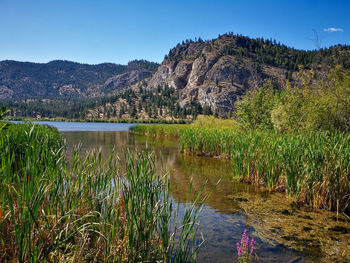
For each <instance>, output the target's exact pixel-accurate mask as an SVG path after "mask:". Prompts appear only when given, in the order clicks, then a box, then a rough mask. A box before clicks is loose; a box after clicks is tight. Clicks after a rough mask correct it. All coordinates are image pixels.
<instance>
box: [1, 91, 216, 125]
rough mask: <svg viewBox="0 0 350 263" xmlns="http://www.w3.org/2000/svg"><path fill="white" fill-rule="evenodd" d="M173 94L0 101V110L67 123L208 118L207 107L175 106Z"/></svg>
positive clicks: (146, 92)
mask: <svg viewBox="0 0 350 263" xmlns="http://www.w3.org/2000/svg"><path fill="white" fill-rule="evenodd" d="M177 98H178V94H177V92H176V91H175V90H174V89H173V88H170V87H168V86H164V87H159V88H158V89H156V90H147V89H145V88H143V87H142V86H140V87H139V89H137V90H133V89H128V90H125V91H123V92H120V93H119V94H117V95H115V96H111V97H104V98H91V99H86V98H80V99H78V98H72V99H24V100H0V106H4V107H6V108H10V109H12V112H11V115H12V116H16V118H23V117H30V118H37V117H40V118H51V119H52V118H67V119H101V120H117V119H118V120H121V119H144V120H149V121H152V120H156V119H166V118H167V119H168V120H169V119H170V120H185V119H193V118H195V117H196V116H197V115H198V114H202V113H203V114H205V115H210V114H212V112H211V109H210V107H204V109H203V108H202V107H201V105H200V104H199V103H196V102H192V103H191V104H190V105H189V106H188V107H187V108H181V107H180V106H179V104H178V103H177Z"/></svg>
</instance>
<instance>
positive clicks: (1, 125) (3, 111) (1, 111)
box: [0, 107, 10, 131]
mask: <svg viewBox="0 0 350 263" xmlns="http://www.w3.org/2000/svg"><path fill="white" fill-rule="evenodd" d="M8 112H10V110H6V109H5V108H4V107H1V108H0V131H1V130H2V129H4V128H5V127H6V126H7V125H8V123H6V122H5V123H1V120H2V119H3V118H4V115H5V114H6V113H8Z"/></svg>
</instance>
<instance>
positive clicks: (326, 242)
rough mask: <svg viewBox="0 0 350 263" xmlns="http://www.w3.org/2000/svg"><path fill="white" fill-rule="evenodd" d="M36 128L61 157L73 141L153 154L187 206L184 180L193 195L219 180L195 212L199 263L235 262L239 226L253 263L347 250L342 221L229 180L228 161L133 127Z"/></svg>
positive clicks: (348, 233)
mask: <svg viewBox="0 0 350 263" xmlns="http://www.w3.org/2000/svg"><path fill="white" fill-rule="evenodd" d="M37 123H39V124H49V125H52V126H55V127H57V128H58V130H59V131H60V132H61V133H62V135H63V137H64V138H65V140H66V143H67V146H68V152H69V151H70V150H71V149H72V148H73V146H74V145H77V144H78V143H81V144H82V151H87V150H90V149H94V148H100V149H101V150H102V152H103V153H104V154H108V153H109V152H110V150H111V149H112V148H115V150H116V152H117V153H119V155H120V156H123V154H124V153H125V152H126V151H127V150H130V151H140V150H145V149H150V150H152V151H154V153H155V156H156V165H157V169H158V171H159V172H160V173H162V172H163V173H165V172H169V173H170V185H171V190H170V194H171V196H172V198H173V199H175V200H177V201H179V202H181V203H186V202H190V201H191V197H192V196H191V195H190V194H189V191H188V189H189V185H190V182H191V180H192V184H193V189H194V192H195V193H197V192H198V191H200V190H201V189H202V188H203V186H204V185H205V186H204V190H203V191H204V193H209V192H210V191H211V189H213V187H214V186H215V184H216V183H217V182H218V181H219V180H221V181H220V183H219V185H218V186H217V188H216V189H215V192H214V194H213V195H212V196H211V197H210V198H209V199H208V200H207V201H206V203H205V206H204V208H203V210H202V213H201V215H200V226H201V227H200V231H201V232H202V233H203V236H204V238H205V240H206V241H205V243H204V245H203V246H202V247H201V249H200V250H199V255H198V261H199V262H238V261H237V251H236V243H237V242H239V241H240V239H241V235H242V233H243V230H244V229H247V230H248V236H249V237H254V239H255V240H256V243H255V252H256V253H257V255H258V257H259V261H258V262H326V261H327V260H331V261H340V260H341V256H340V255H338V254H341V253H340V252H339V250H341V249H343V248H346V246H348V245H349V240H350V224H349V221H348V220H346V219H344V218H336V216H335V213H331V212H327V211H312V210H310V209H308V208H305V207H304V208H303V207H301V208H300V207H296V206H295V205H294V204H292V203H291V202H290V201H288V200H287V198H286V197H285V196H284V195H283V194H282V193H276V194H270V193H269V192H267V191H264V190H262V189H256V188H254V187H253V186H251V185H247V184H244V183H241V182H238V181H236V180H234V179H233V178H232V170H231V166H232V164H231V162H230V161H228V160H221V159H215V158H206V157H195V156H188V155H184V154H182V153H180V152H179V150H178V148H177V142H176V140H174V139H169V138H166V139H154V138H149V137H145V136H141V135H137V134H133V133H130V132H128V129H129V128H130V127H132V126H133V125H135V124H123V123H83V122H37ZM337 251H338V252H337ZM337 253H338V254H337ZM332 255H333V256H332ZM326 257H327V260H325V261H322V260H321V259H322V258H326Z"/></svg>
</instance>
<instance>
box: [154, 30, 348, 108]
mask: <svg viewBox="0 0 350 263" xmlns="http://www.w3.org/2000/svg"><path fill="white" fill-rule="evenodd" d="M338 64H340V65H342V66H343V67H344V68H350V47H349V46H341V45H338V46H334V47H330V48H327V49H321V50H314V51H304V50H296V49H293V48H290V47H287V46H285V45H282V44H280V43H278V42H277V41H275V40H265V39H262V38H258V39H251V38H249V37H245V36H242V35H235V34H232V33H230V34H225V35H222V36H219V37H218V38H216V39H213V40H209V41H203V40H201V39H198V40H197V41H192V40H187V41H185V42H182V43H181V44H178V45H177V46H176V47H174V48H173V49H171V50H170V51H169V54H168V55H166V56H165V59H164V61H163V62H162V64H161V66H160V67H159V68H158V70H157V72H156V73H155V74H154V75H153V77H152V78H151V80H150V81H149V82H148V86H149V88H157V87H158V86H169V87H171V88H174V89H175V90H177V91H178V93H179V99H178V102H179V104H180V105H181V106H182V107H187V106H188V105H190V104H191V103H193V102H196V103H199V104H200V105H201V106H202V107H205V106H209V107H210V108H211V109H212V111H223V112H229V111H232V110H234V109H233V104H234V102H235V101H236V100H237V97H238V96H240V95H242V94H244V93H245V92H246V91H247V90H248V89H251V88H254V87H260V86H261V85H262V83H263V81H264V80H266V79H270V80H271V81H272V82H273V83H274V84H275V85H276V86H281V85H283V83H285V81H286V80H290V81H293V80H294V78H295V72H297V71H298V70H299V66H303V67H304V68H309V69H311V68H313V69H316V70H317V71H318V72H320V71H322V70H327V69H328V68H330V67H334V66H335V65H338Z"/></svg>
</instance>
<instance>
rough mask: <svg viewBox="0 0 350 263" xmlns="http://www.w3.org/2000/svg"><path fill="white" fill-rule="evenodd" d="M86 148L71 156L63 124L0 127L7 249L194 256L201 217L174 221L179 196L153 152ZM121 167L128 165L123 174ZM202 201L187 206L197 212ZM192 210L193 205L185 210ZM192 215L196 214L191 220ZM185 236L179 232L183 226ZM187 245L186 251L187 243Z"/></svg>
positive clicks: (119, 257)
mask: <svg viewBox="0 0 350 263" xmlns="http://www.w3.org/2000/svg"><path fill="white" fill-rule="evenodd" d="M126 159H127V161H126V164H125V168H124V169H121V166H123V165H122V164H121V163H120V162H118V160H119V159H118V157H117V156H116V154H114V153H113V152H112V153H111V154H110V155H109V158H108V159H107V160H105V159H104V157H103V156H102V154H101V152H98V151H93V152H90V153H89V154H87V156H86V157H84V158H82V157H81V154H80V150H79V148H76V149H75V150H74V151H73V154H72V158H71V161H70V162H69V163H68V161H67V159H66V152H65V149H64V146H63V144H62V140H61V139H60V136H59V134H58V132H57V130H54V129H51V128H48V127H41V126H37V125H36V126H33V125H31V124H17V125H10V127H9V128H8V129H7V130H6V131H1V133H0V164H1V166H0V177H1V178H0V179H1V180H0V255H1V256H0V257H1V260H2V261H13V260H14V261H17V262H44V261H48V262H66V261H74V262H86V261H92V262H139V261H143V262H153V261H163V262H167V261H174V262H175V261H182V262H183V261H188V260H190V258H193V257H195V253H196V247H193V246H192V242H191V240H192V239H194V238H195V229H196V228H197V224H196V219H197V217H195V216H193V214H191V215H192V216H188V215H187V216H185V217H184V220H185V221H186V220H187V221H186V222H187V225H188V226H187V228H184V227H182V226H179V225H177V224H176V223H174V220H173V219H174V218H175V217H174V215H175V214H176V209H175V208H176V204H174V203H173V202H172V200H171V199H170V197H169V196H168V191H167V187H168V184H167V176H158V175H157V173H156V170H155V166H154V156H153V154H152V153H148V152H143V153H138V154H136V156H135V155H133V154H131V153H130V154H129V155H127V158H126ZM121 171H125V173H122V174H121ZM200 209H201V204H200V203H199V200H198V202H195V203H193V204H191V205H189V206H188V207H187V208H186V209H185V211H193V212H191V213H195V214H198V213H199V211H200ZM185 213H187V212H185ZM189 218H190V219H191V220H189ZM189 227H190V231H189V232H186V234H185V235H182V234H181V235H182V236H181V239H180V241H179V242H177V243H175V239H174V238H173V237H174V235H175V234H173V233H176V232H179V233H184V231H188V228H189ZM184 250H185V251H187V252H188V253H182V251H184Z"/></svg>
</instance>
